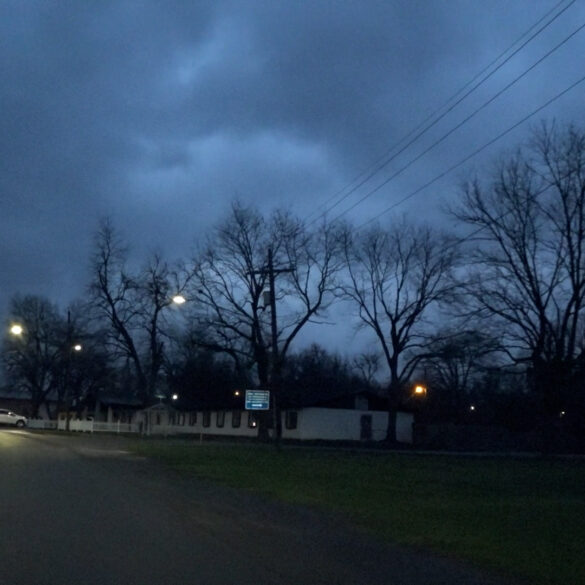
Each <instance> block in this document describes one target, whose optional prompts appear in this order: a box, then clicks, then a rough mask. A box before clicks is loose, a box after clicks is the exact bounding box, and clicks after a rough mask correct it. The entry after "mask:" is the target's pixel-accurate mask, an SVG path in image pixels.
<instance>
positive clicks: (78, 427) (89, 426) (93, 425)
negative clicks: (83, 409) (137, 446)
mask: <svg viewBox="0 0 585 585" xmlns="http://www.w3.org/2000/svg"><path fill="white" fill-rule="evenodd" d="M56 428H57V430H59V431H65V430H67V421H66V420H65V419H59V424H58V425H57V426H56ZM69 430H70V431H74V432H80V433H94V432H101V433H137V432H139V430H140V429H139V425H138V424H135V423H122V422H94V421H93V420H74V419H72V420H70V421H69Z"/></svg>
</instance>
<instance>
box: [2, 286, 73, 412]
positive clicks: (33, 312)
mask: <svg viewBox="0 0 585 585" xmlns="http://www.w3.org/2000/svg"><path fill="white" fill-rule="evenodd" d="M10 315H11V317H10V319H11V322H12V324H13V325H18V326H19V327H20V328H21V329H13V331H14V333H10V332H8V333H7V334H6V337H5V339H4V344H3V355H2V357H3V363H4V369H5V371H6V375H7V378H8V380H9V382H10V383H11V384H12V385H13V387H15V388H17V389H19V390H23V391H24V392H26V393H27V394H28V395H30V398H31V409H32V412H31V415H32V416H33V417H37V416H38V414H39V409H40V407H41V406H42V405H43V404H44V403H45V402H46V401H47V399H48V398H49V397H50V396H51V395H52V394H56V393H57V391H58V389H59V385H58V380H59V375H60V367H61V362H62V353H63V350H64V346H63V343H64V341H65V340H64V337H63V332H64V331H65V324H64V321H63V319H62V317H61V316H60V315H59V311H58V309H57V307H56V306H54V305H52V304H51V303H50V302H49V301H48V300H47V299H45V298H42V297H37V296H24V297H21V296H16V297H14V298H13V299H12V301H11V306H10Z"/></svg>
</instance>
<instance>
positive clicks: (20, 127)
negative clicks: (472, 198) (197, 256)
mask: <svg viewBox="0 0 585 585" xmlns="http://www.w3.org/2000/svg"><path fill="white" fill-rule="evenodd" d="M564 8H566V10H565V11H564V12H563V13H562V14H561V15H560V16H559V17H558V18H557V19H555V20H554V22H552V23H551V24H550V25H549V26H547V27H545V28H544V29H543V31H542V32H541V33H540V34H538V35H537V36H535V38H534V40H532V41H531V42H530V43H528V44H527V45H526V47H524V48H523V49H522V50H521V51H519V52H518V54H517V55H516V56H515V57H514V58H513V59H511V60H510V61H509V62H508V63H506V65H505V66H504V67H502V68H501V70H499V71H498V72H497V73H496V74H494V75H493V76H492V77H491V78H490V79H489V80H487V81H486V82H485V83H484V84H481V86H480V87H478V89H477V91H475V92H473V93H472V94H471V95H470V96H469V98H468V99H466V100H465V101H464V102H462V104H461V105H460V106H458V107H457V108H455V109H454V110H453V112H451V113H450V114H449V115H448V116H445V118H444V119H442V120H441V121H440V122H439V123H438V124H437V125H436V126H435V127H433V128H432V129H431V131H430V132H429V133H428V134H426V135H425V136H423V137H421V139H420V140H417V141H416V142H415V143H414V144H413V145H412V146H411V148H409V149H408V151H406V152H405V153H403V154H402V155H401V157H399V158H398V159H396V160H395V161H392V162H391V163H390V164H388V165H386V166H384V168H383V169H381V170H380V172H378V173H376V175H375V176H374V177H372V180H370V181H369V182H368V183H366V184H364V185H363V186H362V187H360V188H359V189H357V190H356V192H355V193H353V194H352V195H351V196H348V197H347V199H346V200H344V201H343V202H342V203H341V204H339V205H338V206H337V207H335V209H334V211H330V212H329V214H330V215H337V214H339V213H342V212H343V210H344V209H347V208H349V207H350V206H352V205H353V204H355V202H356V201H358V200H359V199H360V198H362V197H363V196H364V195H367V194H368V192H369V191H370V190H372V189H373V188H374V187H376V185H377V184H380V183H381V182H382V181H384V180H385V178H387V177H390V176H392V173H393V172H396V170H397V169H400V168H401V167H402V166H403V165H404V164H405V163H407V162H408V161H409V159H412V158H414V157H416V156H417V154H418V153H419V152H422V151H423V150H425V149H426V148H427V147H428V146H429V145H431V144H433V142H434V141H436V140H437V139H438V138H440V137H441V136H442V135H444V134H445V133H447V132H449V130H450V129H452V128H453V127H454V126H455V125H456V124H457V123H459V122H460V121H461V120H463V119H465V117H466V116H468V115H469V114H470V113H472V112H474V111H475V109H477V108H478V107H479V106H481V104H483V103H485V102H486V100H488V99H490V97H491V96H493V95H494V94H495V93H496V92H497V91H499V90H500V89H501V88H503V87H505V86H506V84H508V83H510V82H511V81H512V80H514V79H515V78H516V77H517V76H519V75H520V74H522V73H523V72H524V71H525V70H527V69H528V68H529V67H531V66H532V65H533V64H534V63H535V62H536V61H537V60H538V59H540V58H541V57H542V56H543V55H545V54H546V53H547V52H548V51H550V50H551V49H552V48H553V47H555V46H556V45H557V44H559V43H561V42H562V41H563V40H564V39H565V38H566V37H568V35H570V34H571V33H572V32H573V31H574V30H576V29H577V28H578V27H579V26H580V25H582V24H583V23H584V22H585V5H584V4H583V2H581V1H578V2H570V0H565V1H563V2H556V1H552V0H551V1H544V0H542V1H536V0H518V1H516V2H508V1H504V0H497V1H496V0H495V1H491V2H481V1H479V0H472V1H468V0H451V1H449V2H442V1H439V0H408V1H407V0H404V1H374V0H368V1H350V0H346V1H332V0H331V1H327V0H317V1H299V2H293V1H292V0H291V1H282V2H274V1H259V0H258V1H252V0H251V1H249V2H248V1H238V0H233V1H229V0H225V1H213V2H171V1H168V2H155V1H148V0H145V1H140V2H138V1H136V2H131V1H110V2H107V1H99V2H98V1H95V2H93V1H92V2H77V1H73V0H71V1H62V2H41V1H33V0H29V1H27V0H13V1H10V0H9V1H7V2H3V3H2V4H1V5H0V28H1V38H2V41H1V43H2V51H1V52H0V63H1V70H2V86H1V89H0V165H1V166H0V221H1V230H0V245H1V254H0V274H2V287H1V293H0V311H2V312H5V311H6V306H7V302H8V299H9V298H10V297H11V296H12V295H14V294H15V293H17V292H20V293H34V294H42V295H46V296H48V297H50V298H51V300H53V301H55V302H58V303H59V304H61V305H62V306H65V305H66V304H67V303H69V302H71V301H72V300H73V299H74V298H76V297H79V296H80V295H83V292H84V286H85V283H86V280H87V265H88V258H89V255H90V251H91V242H92V234H93V233H94V232H95V230H96V228H97V225H98V221H99V219H100V218H101V217H103V216H106V215H108V216H111V217H112V218H113V220H114V222H115V223H116V225H118V226H119V228H120V230H121V231H122V232H123V233H124V234H125V235H126V236H127V238H128V239H129V241H130V243H131V245H132V247H133V249H134V250H135V253H136V254H137V256H140V255H141V254H142V255H143V256H144V255H146V254H147V253H148V251H149V250H152V249H153V248H158V249H160V250H162V251H164V253H165V254H167V255H168V256H169V257H170V258H173V257H186V256H187V255H188V253H189V248H190V246H191V244H192V243H193V241H194V240H195V239H196V238H197V237H200V236H201V235H202V234H203V233H205V230H206V229H207V228H208V227H209V226H210V225H211V224H213V223H214V222H215V221H217V220H218V219H220V218H221V217H223V216H224V215H225V213H226V212H227V210H228V206H229V203H230V201H232V200H233V199H234V198H236V197H237V198H239V199H240V200H242V201H244V202H250V203H254V204H256V205H258V206H259V207H260V208H261V209H266V210H267V211H269V210H271V209H273V208H274V207H288V208H290V209H291V210H293V211H294V212H295V213H298V214H299V215H300V216H301V217H305V216H309V214H311V213H313V216H314V215H315V213H314V212H315V211H320V210H321V209H322V210H323V211H327V209H328V208H330V207H331V205H332V204H333V203H335V201H336V199H335V198H334V196H335V194H336V193H338V192H340V191H342V190H343V189H344V188H345V187H347V186H348V185H349V184H350V183H351V181H352V180H353V179H354V178H355V177H356V176H358V175H359V174H360V173H362V172H364V171H366V170H367V169H370V168H372V167H371V165H372V164H374V163H375V161H377V160H380V157H383V156H384V155H385V153H387V152H388V151H389V149H390V148H391V147H392V146H393V145H394V144H396V142H397V141H398V140H399V139H400V138H401V137H403V136H404V135H406V134H407V133H408V132H409V131H411V130H412V129H413V128H414V127H416V126H417V124H419V123H420V122H421V121H423V120H424V119H425V118H426V117H427V116H428V115H429V114H431V113H432V112H433V111H435V109H436V108H437V107H439V106H440V105H441V104H443V103H445V101H446V100H448V98H450V97H451V96H452V95H453V94H454V93H455V92H456V91H457V90H459V89H460V88H461V87H463V86H464V85H465V84H466V83H467V82H469V81H470V80H471V79H472V78H473V77H474V75H476V74H477V73H478V72H479V71H481V70H482V69H483V68H484V67H485V66H486V65H487V64H489V63H490V62H491V61H492V60H493V59H494V58H495V57H497V56H498V55H499V54H501V53H502V52H503V51H504V50H505V49H507V48H508V47H510V46H511V45H512V44H513V43H514V42H515V41H517V40H518V39H519V38H520V37H521V36H522V35H523V34H524V33H525V32H526V31H527V30H528V29H530V27H532V26H533V25H534V24H535V23H536V22H537V21H538V20H539V19H541V18H542V17H544V16H545V15H547V14H549V15H550V16H549V17H548V20H550V19H551V18H552V16H553V15H554V14H555V13H557V12H560V11H561V10H562V9H564ZM546 22H547V20H543V21H542V25H544V23H546ZM542 25H541V26H542ZM533 30H534V31H536V30H538V28H535V29H533ZM525 38H527V37H525ZM584 56H585V33H583V32H579V33H576V34H575V36H574V37H572V38H571V39H570V40H569V41H567V42H566V43H565V44H564V45H562V46H561V47H559V49H558V50H557V51H555V52H554V53H553V54H551V55H550V56H549V57H547V58H546V59H545V60H544V61H543V62H542V63H541V64H540V65H538V66H537V67H535V68H534V70H533V71H531V72H530V74H527V75H526V76H525V77H524V78H522V79H521V80H520V81H519V82H518V83H517V84H515V85H514V86H513V87H511V88H510V90H509V91H507V92H505V93H504V94H503V95H502V96H501V97H500V98H498V99H497V100H494V102H493V103H492V104H490V105H489V106H488V107H486V108H485V109H483V110H482V111H481V112H480V113H478V115H477V116H474V117H473V118H472V119H471V120H470V121H469V123H466V124H464V125H463V126H462V127H461V128H460V129H459V130H457V131H456V132H454V133H453V134H452V135H451V136H449V137H448V139H446V140H444V141H443V142H441V143H440V144H439V145H438V146H437V147H436V148H434V149H433V150H432V151H430V152H429V153H428V154H427V155H425V156H424V157H422V158H421V159H420V160H419V161H417V162H416V163H415V164H413V165H412V166H410V167H409V168H408V169H406V170H405V171H404V172H403V173H401V174H400V175H399V176H397V177H396V179H395V180H392V181H390V182H388V183H387V184H385V185H384V186H383V187H381V188H380V189H379V190H378V191H376V192H375V193H373V194H372V195H371V196H370V197H368V198H367V199H366V200H364V201H363V202H362V203H361V204H359V205H356V206H355V207H354V208H353V209H352V210H351V212H350V213H348V214H347V218H348V219H350V220H354V221H356V222H358V223H359V222H363V221H368V220H369V219H371V218H374V217H377V216H378V215H379V214H380V213H381V212H382V211H384V210H386V209H388V207H389V206H391V205H392V204H393V202H396V201H400V200H401V199H402V198H403V197H404V196H405V195H408V194H409V193H411V192H412V191H413V190H416V189H417V188H418V187H420V185H422V184H424V183H425V182H427V181H429V180H432V178H433V177H435V176H437V175H439V174H441V173H442V172H444V171H445V169H447V168H449V167H450V166H451V165H453V164H455V163H456V162H457V161H458V160H460V159H462V158H464V157H465V156H466V155H467V154H469V153H470V152H472V151H474V150H475V149H477V148H479V147H481V146H482V144H484V143H486V142H488V141H489V140H491V139H492V138H493V137H495V136H497V135H498V134H499V133H501V132H503V131H505V130H506V128H508V127H510V126H511V125H513V124H514V123H515V122H516V121H518V120H520V119H522V118H523V117H524V116H526V115H527V114H529V113H530V112H532V111H534V110H535V109H537V108H538V107H540V106H541V105H542V104H544V103H546V102H547V100H549V99H551V98H553V97H554V96H556V95H557V94H558V93H559V92H561V91H562V90H563V89H565V88H566V87H568V86H570V85H571V84H572V83H574V82H575V81H577V80H578V78H579V77H581V76H582V75H583V57H584ZM584 93H585V84H582V85H579V86H576V87H575V88H574V89H573V90H571V91H570V92H568V93H567V94H566V95H564V96H563V97H562V98H559V99H558V100H557V101H555V102H554V103H553V104H551V106H550V107H548V108H546V109H545V110H543V111H542V112H539V114H538V116H536V117H535V118H534V119H532V120H531V121H530V122H529V123H527V124H525V125H524V126H523V127H520V128H518V129H517V130H515V131H514V132H511V133H510V134H509V135H507V136H506V137H505V139H504V140H502V141H501V142H500V143H498V144H495V145H494V146H493V147H490V148H489V149H486V151H485V152H482V153H481V155H480V156H478V157H477V158H476V159H474V160H473V161H472V162H471V163H470V164H469V165H466V166H464V167H462V168H461V169H460V170H458V171H457V172H454V173H452V174H451V175H450V176H448V177H445V178H443V179H442V180H441V181H437V183H435V184H433V185H432V186H431V187H429V188H428V189H426V190H424V191H422V192H421V193H419V194H417V195H416V197H412V198H411V199H409V200H408V202H405V203H404V204H403V205H398V206H397V207H396V210H395V211H394V210H393V211H392V212H391V213H389V214H386V219H388V220H390V219H391V217H392V213H394V212H396V213H402V212H408V211H411V212H412V211H413V210H416V213H417V215H418V216H420V217H421V218H422V219H427V220H429V221H435V220H436V218H437V216H438V213H439V212H438V206H439V202H441V201H444V200H445V199H449V198H452V197H454V196H456V193H457V181H458V178H459V177H460V175H459V174H458V173H466V172H473V169H475V168H481V167H482V165H485V164H487V161H489V160H490V158H493V157H494V156H497V154H498V153H499V152H501V149H502V148H511V147H512V146H513V145H514V144H517V143H518V142H520V141H522V140H523V139H525V138H526V136H527V132H528V130H529V127H530V123H534V124H537V123H538V121H539V120H542V119H547V120H552V119H556V120H557V121H559V122H560V123H569V122H575V123H577V124H582V122H583V103H584V100H583V98H584ZM319 206H322V207H319Z"/></svg>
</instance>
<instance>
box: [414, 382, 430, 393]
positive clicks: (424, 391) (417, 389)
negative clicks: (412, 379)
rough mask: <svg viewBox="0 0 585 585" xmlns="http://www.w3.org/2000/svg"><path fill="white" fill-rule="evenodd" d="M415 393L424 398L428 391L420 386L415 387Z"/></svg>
mask: <svg viewBox="0 0 585 585" xmlns="http://www.w3.org/2000/svg"><path fill="white" fill-rule="evenodd" d="M414 393H415V394H418V396H422V395H423V394H426V393H427V389H426V388H425V387H424V386H423V385H422V384H418V385H417V386H415V387H414Z"/></svg>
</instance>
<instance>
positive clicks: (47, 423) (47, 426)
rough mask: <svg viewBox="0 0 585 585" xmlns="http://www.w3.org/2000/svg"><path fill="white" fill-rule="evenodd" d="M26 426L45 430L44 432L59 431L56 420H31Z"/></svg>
mask: <svg viewBox="0 0 585 585" xmlns="http://www.w3.org/2000/svg"><path fill="white" fill-rule="evenodd" d="M26 426H27V427H28V428H29V429H43V430H53V431H54V430H57V421H56V420H44V419H35V418H30V419H28V421H27V422H26Z"/></svg>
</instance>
